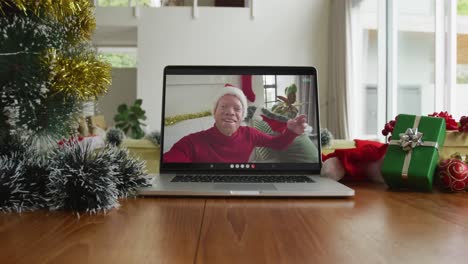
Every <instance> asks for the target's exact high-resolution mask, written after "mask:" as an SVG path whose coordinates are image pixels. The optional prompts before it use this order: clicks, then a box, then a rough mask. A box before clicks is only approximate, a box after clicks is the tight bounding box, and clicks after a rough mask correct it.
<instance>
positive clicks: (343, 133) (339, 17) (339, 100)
mask: <svg viewBox="0 0 468 264" xmlns="http://www.w3.org/2000/svg"><path fill="white" fill-rule="evenodd" d="M353 1H355V0H331V2H330V23H329V27H330V28H329V32H330V33H329V34H330V35H329V43H330V45H329V50H328V58H329V64H328V65H329V68H328V95H327V105H328V114H327V126H328V129H329V130H330V131H331V132H332V133H333V135H334V136H335V138H340V139H348V138H349V126H348V123H349V116H350V114H352V113H350V109H348V105H349V101H350V96H351V95H350V94H349V92H348V91H349V87H350V85H351V84H352V80H351V77H352V67H351V65H352V61H351V59H352V56H351V51H352V49H351V5H352V2H353Z"/></svg>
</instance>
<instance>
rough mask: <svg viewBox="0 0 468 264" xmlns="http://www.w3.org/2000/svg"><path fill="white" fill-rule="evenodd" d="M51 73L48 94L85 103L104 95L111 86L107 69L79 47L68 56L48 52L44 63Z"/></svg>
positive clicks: (89, 51) (105, 65) (98, 60)
mask: <svg viewBox="0 0 468 264" xmlns="http://www.w3.org/2000/svg"><path fill="white" fill-rule="evenodd" d="M44 62H45V64H46V65H48V66H49V68H50V69H51V72H52V73H53V76H52V81H51V87H50V89H51V91H52V92H53V93H54V94H55V93H63V94H65V95H67V96H73V97H76V98H77V99H78V100H81V101H86V100H89V99H95V98H97V96H99V95H103V94H105V93H106V92H107V88H108V86H109V85H110V84H111V74H110V72H111V65H110V64H109V63H106V62H103V61H101V60H100V59H99V57H98V56H97V55H96V54H95V53H94V52H92V51H91V50H90V49H89V48H86V47H79V48H76V49H73V50H71V51H70V52H69V53H68V54H63V53H62V54H60V53H58V52H57V51H56V50H50V51H49V54H47V56H46V58H45V59H44Z"/></svg>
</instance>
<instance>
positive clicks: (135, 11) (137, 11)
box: [129, 0, 140, 17]
mask: <svg viewBox="0 0 468 264" xmlns="http://www.w3.org/2000/svg"><path fill="white" fill-rule="evenodd" d="M129 4H130V2H129ZM133 15H134V16H135V17H140V4H139V3H138V0H136V4H135V6H134V7H133Z"/></svg>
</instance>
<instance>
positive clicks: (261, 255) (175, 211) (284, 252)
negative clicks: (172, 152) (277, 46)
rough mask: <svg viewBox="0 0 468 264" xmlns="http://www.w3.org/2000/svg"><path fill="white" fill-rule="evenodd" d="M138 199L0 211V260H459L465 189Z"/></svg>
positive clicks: (464, 237)
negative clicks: (98, 209)
mask: <svg viewBox="0 0 468 264" xmlns="http://www.w3.org/2000/svg"><path fill="white" fill-rule="evenodd" d="M349 185H350V186H351V187H353V188H354V189H355V190H356V196H355V197H354V198H349V199H333V198H331V199H317V198H312V199H254V198H252V199H240V198H226V199H224V198H219V199H214V198H213V199H211V198H210V199H206V200H205V199H202V198H193V199H188V198H156V197H155V198H150V197H148V198H138V199H135V200H128V201H124V202H122V207H121V208H120V209H118V210H112V211H111V212H109V213H108V214H106V215H91V216H90V215H84V216H82V217H81V218H80V219H79V220H78V219H77V218H76V217H75V216H73V215H72V214H70V213H62V212H55V213H49V212H45V211H38V212H33V213H24V214H22V215H18V214H3V213H0V263H2V264H3V263H223V264H224V263H425V264H426V263H466V259H467V258H468V251H467V250H466V245H467V244H468V193H461V194H446V193H437V192H435V193H413V192H391V191H388V190H387V189H386V188H385V187H384V186H382V185H378V184H363V183H359V184H349Z"/></svg>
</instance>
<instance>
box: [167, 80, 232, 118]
mask: <svg viewBox="0 0 468 264" xmlns="http://www.w3.org/2000/svg"><path fill="white" fill-rule="evenodd" d="M240 79H241V77H240V76H239V75H237V76H234V75H231V76H224V75H219V76H201V75H199V76H194V75H172V76H168V77H167V80H166V83H167V87H170V89H167V91H166V110H165V115H166V117H167V116H174V115H183V114H194V113H199V112H203V111H211V110H212V107H213V106H214V99H213V95H214V94H216V91H218V90H219V88H220V87H224V85H225V84H226V83H229V84H232V85H234V86H236V87H240Z"/></svg>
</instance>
